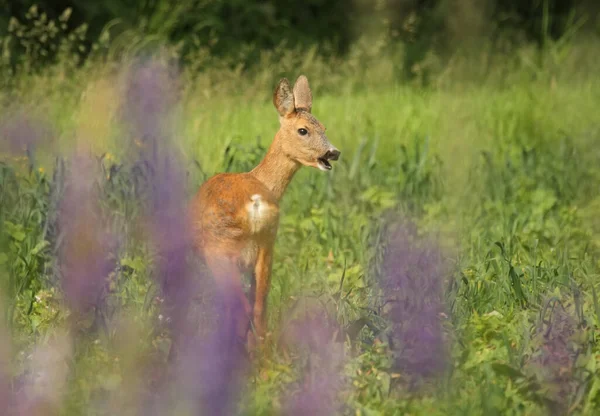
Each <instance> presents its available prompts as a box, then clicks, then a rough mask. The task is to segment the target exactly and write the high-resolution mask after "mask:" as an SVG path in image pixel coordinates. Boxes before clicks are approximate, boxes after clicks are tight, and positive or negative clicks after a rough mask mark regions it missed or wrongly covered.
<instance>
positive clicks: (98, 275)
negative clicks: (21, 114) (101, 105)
mask: <svg viewBox="0 0 600 416" xmlns="http://www.w3.org/2000/svg"><path fill="white" fill-rule="evenodd" d="M95 173H96V172H95V166H94V161H93V160H92V159H90V158H87V157H84V156H79V155H78V156H76V157H75V158H74V159H73V161H72V166H71V171H70V174H69V176H68V178H67V181H66V189H65V193H64V196H63V198H62V200H61V201H60V207H59V218H58V224H59V230H60V233H61V235H62V241H61V243H60V244H61V245H60V247H59V264H60V268H61V274H62V287H63V291H64V294H65V300H66V301H67V304H68V305H69V307H70V308H71V310H72V312H73V313H75V314H76V315H77V314H81V313H85V312H87V311H89V310H90V308H95V307H99V306H100V304H101V301H102V299H101V297H102V295H103V293H104V288H105V286H106V284H107V279H108V276H109V274H110V273H111V271H113V270H114V269H115V261H114V259H112V258H111V255H112V254H114V253H113V251H114V248H115V245H114V244H115V240H114V238H113V236H112V235H111V234H110V232H109V231H107V227H106V224H105V222H104V221H103V218H102V213H101V211H100V208H99V205H98V195H97V192H96V187H95V178H96V175H95Z"/></svg>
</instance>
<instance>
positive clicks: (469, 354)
mask: <svg viewBox="0 0 600 416" xmlns="http://www.w3.org/2000/svg"><path fill="white" fill-rule="evenodd" d="M596 45H597V44H596ZM589 49H590V47H589V46H585V47H582V48H581V49H580V48H577V47H574V48H573V50H572V51H571V52H570V54H567V55H566V58H563V59H562V61H561V62H559V64H560V65H556V66H552V65H551V64H545V65H544V66H542V67H537V68H535V69H531V67H530V66H528V65H527V64H522V63H521V64H515V62H524V61H527V62H529V60H527V59H524V58H523V60H522V61H519V60H518V59H512V58H511V59H508V58H506V60H505V62H503V59H502V58H499V57H491V58H488V59H496V60H497V61H498V62H496V63H495V65H494V66H493V67H492V70H490V74H489V75H487V76H485V77H484V76H478V77H475V78H474V81H473V82H469V81H468V80H464V79H463V78H462V74H464V73H466V72H467V70H466V69H465V68H468V67H469V65H468V62H473V66H474V67H475V66H477V62H479V61H477V60H473V61H469V60H466V61H461V60H458V61H454V62H455V67H451V66H449V67H448V68H447V69H446V71H445V72H442V73H441V74H440V75H439V83H438V85H437V86H434V87H431V88H426V89H425V88H421V87H419V86H415V85H411V84H406V83H402V82H398V81H397V80H395V79H394V74H393V60H390V59H387V58H385V57H383V58H382V56H381V55H380V56H379V57H378V58H375V57H373V58H372V61H370V62H376V63H377V65H376V66H374V67H372V71H373V73H372V74H369V71H365V70H364V69H362V70H361V71H360V72H358V73H355V74H354V75H353V71H357V68H362V66H361V65H360V64H357V63H356V62H353V61H352V59H351V58H349V59H348V60H347V61H345V62H342V63H339V65H340V66H339V67H334V68H336V69H338V71H337V72H336V71H333V70H332V66H329V65H330V64H328V63H327V62H321V61H318V60H317V61H315V62H311V63H308V64H305V65H304V66H303V67H301V69H302V72H304V73H306V75H307V76H308V78H309V80H310V81H311V83H312V85H313V94H314V101H315V102H314V107H313V113H314V114H315V115H316V116H317V118H319V120H320V121H322V122H323V123H324V124H325V126H326V127H327V133H328V136H329V138H330V140H331V142H332V143H333V144H334V145H336V146H337V147H338V148H339V149H340V150H341V151H342V158H341V160H340V161H339V162H338V163H336V165H335V168H334V170H333V171H331V172H329V173H323V172H319V171H316V170H310V169H308V168H305V169H303V170H301V171H300V172H299V173H298V174H297V176H296V177H295V178H294V181H293V182H292V184H291V186H290V188H289V189H288V191H287V193H286V195H285V196H284V199H283V202H282V220H281V225H280V231H279V236H278V240H277V244H276V255H275V262H274V270H273V284H272V290H271V294H270V296H269V308H270V315H269V325H270V329H271V330H272V331H273V332H274V333H275V334H279V333H281V331H282V328H283V327H284V326H285V325H286V323H287V322H288V320H289V319H290V317H292V315H291V314H292V312H293V311H292V307H293V306H294V305H295V304H296V300H297V299H298V298H300V297H301V296H302V295H308V296H309V297H312V298H315V297H316V298H318V299H319V300H320V301H321V302H322V303H323V304H325V305H326V306H327V310H328V313H329V314H330V315H331V316H333V317H335V319H337V321H338V322H339V323H340V324H341V325H342V326H343V327H348V326H350V325H351V324H352V323H355V322H357V321H359V320H360V319H361V318H362V319H364V320H366V322H370V323H372V324H373V327H374V328H379V327H381V325H382V322H381V320H380V319H379V318H378V317H375V316H374V315H373V314H372V312H370V310H372V309H373V308H376V307H377V306H378V300H377V299H378V298H377V295H378V294H379V292H378V289H377V288H376V278H377V276H376V275H375V271H376V270H377V269H378V267H377V265H378V261H379V258H380V253H381V248H382V247H381V242H380V241H378V237H380V236H381V234H382V232H383V228H385V225H384V224H385V223H384V222H383V218H384V217H386V216H389V215H390V213H391V214H392V215H396V216H397V217H400V218H409V219H410V220H411V221H414V222H415V223H416V224H417V226H418V229H419V231H420V232H421V233H423V234H427V233H433V235H435V236H436V238H437V241H438V242H439V244H440V245H441V246H442V247H443V249H444V254H445V257H446V259H447V260H448V262H449V264H451V267H450V269H449V272H448V274H447V275H446V276H443V279H444V287H445V300H446V304H447V315H448V318H447V319H444V328H445V330H446V331H447V338H448V344H449V345H450V350H451V354H450V357H451V358H450V364H449V371H448V373H447V374H445V375H444V376H443V377H442V378H441V379H439V380H435V381H432V382H429V383H426V385H425V386H424V387H423V388H421V389H418V390H411V389H409V388H408V384H407V381H406V379H407V375H405V374H402V373H398V372H397V370H395V369H394V368H393V367H392V364H391V358H390V357H391V356H390V354H389V351H388V349H387V344H386V342H385V341H384V342H383V343H377V342H373V337H374V336H375V335H377V334H374V333H369V330H367V329H364V330H363V331H362V332H361V334H360V335H359V336H357V337H356V338H355V339H353V340H352V341H353V344H354V349H353V350H352V351H351V353H349V358H348V362H347V363H346V367H345V373H344V374H345V376H346V379H345V380H346V382H347V383H346V384H345V386H344V388H343V389H342V392H341V393H340V394H341V396H342V398H343V401H344V402H345V403H346V404H347V406H348V408H347V409H346V412H347V413H348V414H361V415H376V414H382V415H383V414H385V415H388V414H418V415H421V414H423V415H425V414H440V415H442V414H456V415H459V414H461V415H462V414H486V415H488V414H503V415H504V414H528V415H530V414H548V412H549V410H548V406H550V407H551V404H549V400H553V399H555V400H562V401H565V402H566V403H567V408H571V409H572V411H574V412H575V413H577V414H590V415H591V414H596V413H597V412H598V411H599V409H600V369H599V368H598V365H599V364H600V347H599V345H598V342H599V329H598V328H599V326H600V306H599V305H598V301H597V293H598V292H599V291H600V283H599V282H600V280H599V279H598V277H599V276H600V258H599V257H598V255H599V254H600V221H599V220H598V214H600V197H599V196H598V189H599V186H600V150H599V149H600V148H599V147H598V143H600V123H599V121H598V120H599V119H598V104H599V103H600V81H599V80H598V79H597V76H596V73H597V72H595V71H594V70H593V69H589V70H587V71H586V70H581V69H579V70H578V71H571V70H572V69H574V68H577V65H578V64H577V63H578V62H579V61H578V59H579V58H580V57H581V56H582V55H584V53H583V52H581V50H584V51H589ZM596 50H597V49H596ZM527 53H531V52H530V51H524V52H523V54H524V55H523V56H527V55H526V54H527ZM589 65H592V64H589ZM548 68H549V69H548ZM592 68H593V66H592ZM281 70H282V69H277V68H274V67H273V66H269V67H264V68H262V69H261V70H260V71H258V72H256V73H253V74H251V75H248V77H244V76H242V77H241V78H236V77H235V76H234V74H232V73H223V74H221V75H215V74H214V73H209V72H207V73H201V74H192V73H190V72H186V71H184V73H183V74H182V84H183V88H182V97H181V105H179V106H178V107H177V108H174V109H173V110H174V114H175V115H174V119H175V122H174V126H175V131H176V135H175V136H176V139H175V140H176V145H177V147H178V149H179V150H180V152H181V153H182V155H183V160H184V161H185V162H186V167H187V169H188V173H189V180H188V184H187V185H188V190H189V196H190V197H191V195H192V193H193V192H194V190H195V189H197V187H198V186H199V185H200V184H201V182H202V181H203V180H204V179H205V178H206V177H207V176H210V175H212V174H214V173H216V172H219V171H222V170H224V169H225V168H226V166H227V161H226V158H225V156H224V152H225V148H226V147H227V146H231V147H232V148H233V149H236V150H235V151H234V153H233V159H232V161H231V163H230V167H229V168H230V170H243V169H248V168H249V167H251V166H253V164H255V163H257V161H258V160H259V158H260V157H261V154H262V150H261V148H257V146H258V145H259V144H260V146H262V148H265V147H267V146H268V145H269V143H270V141H271V139H272V137H273V135H274V133H275V132H276V129H277V127H278V121H277V116H276V112H275V110H274V108H273V107H272V104H271V103H270V94H271V90H272V87H273V85H274V84H275V82H276V78H277V76H278V75H274V74H276V73H278V72H279V71H281ZM283 71H285V73H286V74H287V75H288V76H289V77H290V78H292V77H295V76H296V75H298V74H299V71H300V70H298V71H296V70H294V71H291V70H289V69H285V68H284V69H283ZM473 72H476V70H475V69H473ZM329 74H335V75H329ZM338 74H342V75H338ZM365 74H368V76H366V75H365ZM363 75H365V76H363ZM218 77H220V78H218ZM465 78H466V76H465ZM122 81H123V79H122V77H120V76H119V75H114V73H113V72H112V71H111V70H110V68H108V66H107V67H106V68H104V67H101V68H94V69H86V70H81V73H78V74H77V76H76V77H74V78H73V79H67V80H65V79H63V78H62V75H61V74H58V75H56V74H55V73H52V74H50V75H45V76H44V75H42V76H36V77H29V78H27V79H26V80H24V81H22V82H21V84H22V85H21V86H20V87H19V89H18V90H17V92H18V94H19V95H20V97H21V100H22V102H24V103H25V104H32V105H33V104H35V105H34V108H36V110H37V112H38V113H39V114H44V115H45V116H46V117H48V118H49V119H50V121H51V122H52V124H53V126H54V128H55V132H56V137H55V139H56V140H55V143H53V145H52V146H50V145H48V146H46V147H44V148H43V150H42V151H41V152H39V153H38V154H37V156H36V161H35V166H33V169H32V170H31V171H30V172H29V171H28V170H27V169H24V168H23V167H22V166H21V167H19V165H20V164H21V165H22V164H26V163H27V161H26V160H25V161H23V160H15V159H14V158H13V157H9V156H5V157H4V159H3V160H4V162H2V165H0V167H1V168H2V170H1V176H0V191H1V192H2V197H1V200H0V202H1V204H2V205H0V219H1V220H2V232H3V237H2V251H1V252H0V260H1V264H2V267H3V270H2V269H0V271H2V273H3V274H2V278H3V280H4V281H5V282H8V284H7V285H6V292H5V302H4V310H5V314H6V322H7V324H8V328H9V329H10V331H11V333H12V335H13V347H14V348H13V351H12V354H13V355H14V357H16V361H15V365H14V366H13V368H12V371H13V372H14V373H15V374H19V373H20V372H21V371H22V368H23V366H26V364H27V362H28V361H27V358H26V357H27V353H25V354H22V355H21V354H20V352H21V351H29V349H30V348H31V347H32V346H33V345H34V344H39V345H45V344H46V343H48V342H50V340H52V334H54V333H55V332H56V331H58V329H59V328H61V327H62V326H63V324H64V322H65V321H66V319H67V315H68V314H67V312H66V311H65V309H64V307H63V305H62V296H61V294H60V289H59V288H58V287H57V286H56V282H55V279H54V274H53V269H52V264H53V262H54V251H53V249H52V247H50V246H47V245H46V244H45V243H44V241H45V240H46V238H47V237H46V234H45V230H44V227H43V225H44V224H45V221H46V217H45V216H46V214H47V213H48V212H50V211H48V210H49V207H51V204H52V198H51V196H50V194H49V187H50V186H51V185H50V184H51V183H52V174H53V172H55V171H54V165H53V163H54V156H55V154H57V153H65V152H66V151H67V149H69V147H70V146H72V144H73V143H74V140H75V138H77V139H78V140H79V141H80V144H83V145H84V146H88V147H89V148H90V149H91V150H92V151H93V152H94V153H95V154H101V153H103V152H108V153H110V155H111V156H110V160H106V159H105V162H104V163H105V165H107V166H108V165H110V164H111V163H116V164H125V165H126V164H127V162H128V161H127V155H126V154H125V153H124V152H123V151H122V150H123V149H122V142H123V139H122V137H123V131H122V129H121V128H120V126H119V123H118V113H119V100H120V92H119V86H120V85H121V84H120V83H121V82H122ZM63 87H65V88H63ZM84 91H85V94H82V92H84ZM194 162H198V164H199V166H200V167H201V170H200V169H198V168H197V165H196V164H195V163H194ZM126 179H127V178H126V175H124V176H123V178H122V180H123V182H122V183H121V184H120V185H119V184H117V185H114V186H113V187H112V188H111V187H110V186H108V185H107V184H106V183H105V184H104V185H103V186H105V187H106V193H105V197H106V198H107V204H106V207H107V209H108V210H109V211H111V212H112V213H113V214H114V215H115V217H117V218H119V220H117V221H115V224H116V225H115V227H117V229H118V230H120V232H121V233H125V234H127V235H125V236H124V237H126V239H127V241H129V242H130V243H129V244H128V245H126V249H125V251H124V253H122V254H121V256H122V257H121V259H120V263H121V265H126V266H127V271H126V272H120V273H119V276H118V278H117V283H115V284H116V290H115V293H114V295H113V296H114V298H115V299H114V303H115V305H118V307H115V308H116V309H115V310H117V313H115V315H114V316H113V317H112V318H111V320H109V321H110V324H113V325H116V327H118V328H121V329H122V328H129V326H128V325H131V326H132V327H134V328H136V330H137V331H138V332H136V334H138V336H133V335H131V334H129V330H113V331H109V332H108V333H102V332H101V333H99V334H96V333H90V334H88V336H87V338H86V337H84V338H83V339H82V341H81V342H80V344H79V345H77V346H75V350H74V354H75V355H74V358H73V360H71V361H69V362H68V363H67V364H66V365H67V367H68V369H69V371H70V372H69V376H68V383H67V384H66V385H65V392H66V395H65V397H64V398H63V399H62V401H61V402H60V403H62V404H61V405H60V406H62V407H61V409H62V414H82V413H84V411H83V410H82V409H85V408H86V407H87V406H88V405H89V403H91V402H92V401H94V400H98V395H99V394H102V395H105V396H102V397H108V398H109V399H108V403H109V404H108V405H107V406H108V408H110V406H123V408H125V409H128V407H127V406H132V402H135V400H134V399H132V397H134V396H135V394H136V386H138V385H143V383H144V376H143V375H138V374H136V373H135V371H132V369H135V368H136V365H137V364H140V363H142V362H145V361H146V360H150V359H151V358H148V357H155V356H158V357H162V356H163V355H164V349H163V345H164V343H163V341H164V339H163V336H162V334H160V331H157V330H153V329H152V322H155V320H156V319H157V314H158V313H159V312H158V311H157V310H156V308H153V307H148V305H147V303H148V302H147V299H148V297H149V295H148V294H152V293H154V292H153V290H154V289H153V288H152V285H151V284H150V274H151V270H152V262H151V258H152V256H151V255H150V254H148V253H150V252H151V251H150V250H149V249H148V248H147V247H146V245H145V244H134V243H131V241H134V240H135V239H136V238H138V236H137V235H136V233H135V232H134V231H129V230H133V229H134V228H135V227H134V226H132V227H131V228H127V227H124V226H123V224H127V223H128V222H129V221H131V222H132V223H133V221H134V220H135V218H136V212H137V211H136V210H137V209H138V208H139V207H135V206H131V205H132V204H128V203H127V201H125V200H124V198H123V196H122V195H123V193H122V192H124V191H123V189H125V188H126V186H127V185H126V183H127V182H126ZM120 187H122V188H120ZM111 192H113V193H112V194H111ZM113 197H114V199H110V202H108V201H109V199H108V198H113ZM123 230H125V231H123ZM342 276H343V284H340V282H341V280H342ZM340 287H341V296H340V293H339V290H340ZM36 296H37V297H38V298H39V300H36ZM557 302H560V304H561V305H563V306H564V308H565V310H566V311H567V313H568V315H569V316H570V317H572V319H573V320H574V321H575V322H576V325H575V326H574V330H573V331H572V332H569V337H568V338H569V340H568V345H569V348H570V349H569V351H576V352H577V357H571V358H573V359H572V360H571V361H568V362H567V364H565V366H564V368H562V370H563V371H564V374H567V375H568V377H569V380H570V382H571V383H572V384H567V383H559V384H557V383H553V382H550V381H548V376H547V375H544V374H542V373H543V371H545V370H548V368H550V367H549V364H545V365H543V366H541V368H542V369H541V370H540V366H539V365H538V366H536V365H535V363H536V362H538V361H537V360H539V356H540V351H542V350H543V347H542V346H541V345H543V344H544V342H545V341H544V337H543V335H540V332H539V331H538V329H539V328H542V327H544V325H548V322H549V321H548V319H550V318H548V316H550V314H551V312H549V309H548V308H549V307H550V306H552V305H556V304H557ZM119 308H122V311H124V312H121V313H119V312H118V311H119V310H120V309H119ZM556 309H557V310H558V309H559V307H558V306H556ZM561 310H562V309H561ZM440 319H442V318H440ZM550 321H551V319H550ZM544 322H545V323H544ZM120 331H121V332H120ZM123 333H126V334H127V335H123ZM119 334H121V335H119ZM128 337H129V338H128ZM125 338H128V339H125ZM132 344H133V345H132ZM561 363H562V362H561ZM561 365H562V364H561ZM301 367H302V360H301V359H300V358H298V357H297V356H294V355H292V358H290V357H288V356H286V355H284V354H282V353H281V352H280V351H279V348H278V345H277V343H276V345H275V346H274V350H273V354H272V355H271V356H270V357H269V359H268V360H266V361H265V362H263V363H261V369H260V371H257V375H256V377H252V378H251V380H248V383H247V385H246V389H245V397H244V400H243V403H244V404H243V406H242V412H244V413H246V414H272V413H274V412H275V413H276V412H277V409H278V406H279V404H278V401H279V399H278V398H280V397H283V396H282V395H283V392H284V391H285V390H286V389H287V388H288V387H289V386H290V385H294V384H293V382H294V380H296V379H297V378H298V377H299V371H300V368H301ZM136 383H137V384H136ZM573 386H575V387H573ZM561 389H566V390H567V391H568V393H565V394H564V395H562V394H563V393H561V391H562V390H561ZM129 408H130V407H129ZM99 413H101V412H99Z"/></svg>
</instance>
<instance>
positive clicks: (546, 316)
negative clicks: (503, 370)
mask: <svg viewBox="0 0 600 416" xmlns="http://www.w3.org/2000/svg"><path fill="white" fill-rule="evenodd" d="M576 333H577V322H576V320H575V318H574V317H573V316H572V315H571V313H569V311H568V310H567V309H566V308H565V307H564V306H563V303H561V301H560V300H558V299H556V298H552V299H549V300H548V301H547V302H546V305H545V307H544V309H543V310H542V314H541V319H540V322H539V325H538V328H537V331H536V334H535V337H534V343H537V344H538V348H537V349H536V351H535V352H534V353H533V354H532V356H531V359H530V360H529V362H528V363H527V367H528V368H529V370H531V371H533V372H534V373H535V374H537V377H538V379H539V380H540V381H541V382H542V384H543V386H544V387H545V388H546V389H547V391H548V393H549V394H548V398H549V399H550V400H549V402H548V404H549V407H550V410H551V412H552V414H564V413H565V411H566V410H567V409H568V406H569V399H570V398H572V397H573V395H574V394H575V392H576V391H577V388H578V384H582V383H583V381H582V380H578V377H577V374H576V369H575V360H576V358H577V355H578V354H579V353H580V352H581V351H582V350H583V349H584V348H585V346H584V345H581V344H578V343H577V342H576V341H575V335H576Z"/></svg>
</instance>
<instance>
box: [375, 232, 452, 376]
mask: <svg viewBox="0 0 600 416" xmlns="http://www.w3.org/2000/svg"><path fill="white" fill-rule="evenodd" d="M445 276H446V267H445V264H444V259H443V257H442V251H441V249H440V247H439V246H438V245H437V243H436V242H435V241H433V240H430V239H427V238H422V237H419V236H418V234H417V228H416V226H415V225H414V224H412V223H410V222H403V223H401V224H397V225H395V226H394V227H393V228H392V229H391V231H390V232H389V239H388V240H387V247H386V250H385V254H384V259H383V264H382V269H381V288H382V290H383V296H384V303H385V307H384V313H385V314H386V317H387V318H388V319H389V320H390V322H391V325H392V341H391V344H392V345H391V347H392V349H393V350H394V352H395V354H396V357H395V367H396V369H397V370H399V371H401V372H404V373H406V375H408V376H412V377H419V378H428V377H432V376H435V375H439V374H440V373H441V372H443V370H444V369H445V367H446V363H447V358H448V357H447V353H448V351H447V347H446V342H445V336H444V332H443V327H442V319H443V317H444V316H445V314H444V312H445V307H444V291H443V279H444V277H445Z"/></svg>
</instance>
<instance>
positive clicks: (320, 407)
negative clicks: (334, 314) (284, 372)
mask: <svg viewBox="0 0 600 416" xmlns="http://www.w3.org/2000/svg"><path fill="white" fill-rule="evenodd" d="M339 330H340V328H339V327H338V325H337V322H334V320H332V319H330V318H329V317H328V316H327V313H326V312H324V311H321V312H317V313H314V314H313V315H312V316H308V315H307V316H306V317H305V318H304V319H300V320H297V321H294V322H292V324H291V325H290V328H289V329H288V330H287V331H286V334H285V339H286V344H288V345H290V346H293V347H294V348H299V349H300V350H304V353H305V357H306V362H305V365H304V368H303V369H302V380H300V382H299V389H298V390H297V391H293V392H291V393H288V395H287V397H285V398H284V405H283V407H284V412H283V414H285V415H290V416H304V415H307V416H308V415H316V416H329V415H333V414H336V412H337V411H338V410H339V408H340V405H341V403H340V401H339V398H338V394H339V392H340V391H341V389H342V387H343V377H342V368H343V365H344V358H345V356H344V345H343V343H341V342H338V340H337V335H338V332H339Z"/></svg>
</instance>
